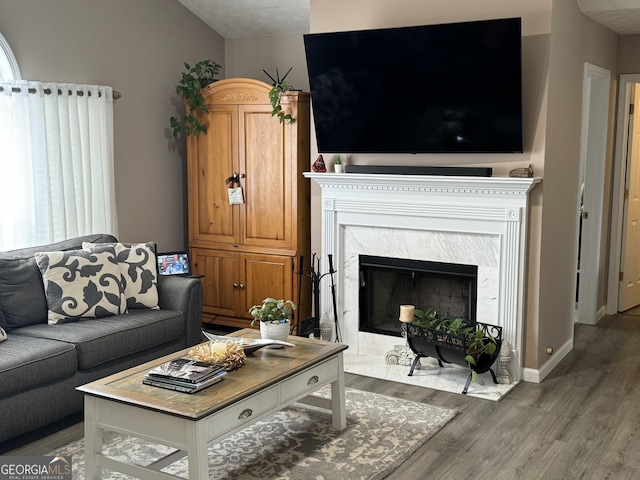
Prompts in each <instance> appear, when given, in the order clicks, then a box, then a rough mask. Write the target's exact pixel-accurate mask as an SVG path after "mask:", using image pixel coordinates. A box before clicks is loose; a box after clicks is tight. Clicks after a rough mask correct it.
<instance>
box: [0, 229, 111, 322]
mask: <svg viewBox="0 0 640 480" xmlns="http://www.w3.org/2000/svg"><path fill="white" fill-rule="evenodd" d="M115 241H116V238H115V237H113V236H112V235H104V234H97V235H85V236H82V237H77V238H72V239H69V240H63V241H61V242H56V243H52V244H49V245H39V246H37V247H29V248H21V249H18V250H10V251H8V252H0V326H1V327H3V328H4V329H5V330H7V331H10V330H13V329H14V328H19V327H23V326H26V325H33V324H37V323H46V321H47V300H46V297H45V294H44V286H43V284H42V276H41V274H40V270H39V269H38V265H37V264H36V261H35V259H34V257H33V256H34V255H35V253H36V252H40V251H61V250H77V249H78V248H82V243H83V242H91V243H96V244H99V243H105V242H115Z"/></svg>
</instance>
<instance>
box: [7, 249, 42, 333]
mask: <svg viewBox="0 0 640 480" xmlns="http://www.w3.org/2000/svg"><path fill="white" fill-rule="evenodd" d="M46 321H47V300H46V298H45V296H44V287H43V286H42V277H41V276H40V270H39V269H38V265H37V264H36V261H35V259H34V258H33V257H30V258H23V257H20V256H12V255H9V254H3V256H2V257H0V326H1V327H2V328H5V329H6V330H7V331H10V330H12V329H14V328H19V327H22V326H25V325H32V324H34V323H44V322H46Z"/></svg>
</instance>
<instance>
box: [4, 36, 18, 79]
mask: <svg viewBox="0 0 640 480" xmlns="http://www.w3.org/2000/svg"><path fill="white" fill-rule="evenodd" d="M20 78H21V77H20V69H19V68H18V62H16V57H14V56H13V52H12V51H11V48H10V47H9V44H8V43H7V41H6V40H5V38H4V37H3V36H2V34H1V33H0V79H3V80H20Z"/></svg>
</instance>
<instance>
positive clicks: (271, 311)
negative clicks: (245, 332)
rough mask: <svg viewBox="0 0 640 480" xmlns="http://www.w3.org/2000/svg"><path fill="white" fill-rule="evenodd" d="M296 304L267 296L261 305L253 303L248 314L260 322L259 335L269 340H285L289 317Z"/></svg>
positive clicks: (288, 330) (252, 322) (289, 327)
mask: <svg viewBox="0 0 640 480" xmlns="http://www.w3.org/2000/svg"><path fill="white" fill-rule="evenodd" d="M296 308H297V307H296V304H295V303H294V302H293V301H291V300H276V299H275V298H271V297H267V298H265V299H264V300H263V301H262V304H261V305H254V306H253V307H251V308H250V309H249V314H250V315H251V316H252V317H253V320H252V321H251V325H253V324H254V322H256V321H259V322H260V336H261V337H262V338H266V339H270V340H286V339H287V336H288V335H289V332H290V330H291V318H292V317H293V311H294V310H295V309H296Z"/></svg>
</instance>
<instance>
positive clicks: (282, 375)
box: [78, 329, 347, 480]
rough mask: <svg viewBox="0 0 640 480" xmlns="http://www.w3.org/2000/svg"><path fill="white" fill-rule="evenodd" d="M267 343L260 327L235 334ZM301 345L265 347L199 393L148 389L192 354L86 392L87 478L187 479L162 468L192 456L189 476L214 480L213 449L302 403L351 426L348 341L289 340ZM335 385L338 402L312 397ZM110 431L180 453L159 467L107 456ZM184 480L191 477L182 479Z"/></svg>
mask: <svg viewBox="0 0 640 480" xmlns="http://www.w3.org/2000/svg"><path fill="white" fill-rule="evenodd" d="M232 335H234V336H245V337H249V338H259V333H258V332H257V331H256V330H251V329H245V330H241V331H239V332H235V333H234V334H232ZM289 341H290V342H293V343H295V344H296V347H285V348H282V349H264V348H263V349H262V350H258V351H257V352H255V353H253V354H252V355H251V356H249V357H247V360H246V364H245V365H244V366H242V367H240V368H238V369H236V370H233V371H231V372H229V373H228V374H227V375H226V377H225V379H224V380H223V381H222V382H220V383H218V384H215V385H213V386H211V387H209V388H206V389H204V390H202V391H200V392H198V393H195V394H187V393H181V392H174V391H172V390H166V389H162V388H158V387H152V386H148V385H143V383H142V378H143V377H144V375H145V374H146V373H147V372H148V371H149V370H150V369H151V368H153V367H154V366H156V365H158V364H160V363H162V362H165V361H167V360H170V359H172V358H176V357H179V356H182V355H185V354H186V353H187V352H188V349H186V350H184V351H182V352H178V353H175V354H172V355H168V356H166V357H163V358H160V359H158V360H154V361H152V362H148V363H145V364H143V365H140V366H138V367H134V368H130V369H128V370H125V371H123V372H120V373H117V374H115V375H111V376H109V377H105V378H103V379H100V380H97V381H95V382H92V383H89V384H87V385H83V386H81V387H79V388H78V390H80V391H81V392H83V393H84V396H85V397H84V398H85V414H84V415H85V478H87V479H93V480H97V479H100V478H101V473H102V469H103V468H107V469H109V470H113V471H117V472H122V473H125V474H128V475H133V476H136V477H140V478H145V479H175V478H181V477H176V476H174V475H170V474H167V473H164V472H161V471H160V470H161V469H162V468H165V467H166V466H168V465H171V464H172V463H174V462H176V461H177V460H179V459H180V458H183V457H184V456H187V457H188V461H189V478H190V479H199V480H208V479H209V472H208V459H207V446H208V444H210V443H216V442H219V441H220V440H222V439H224V438H226V437H228V436H230V435H233V434H234V433H236V432H238V431H240V430H242V429H244V428H246V427H248V426H249V425H251V424H253V423H255V422H257V421H259V420H262V419H263V418H265V417H267V416H269V415H271V414H273V413H275V412H277V411H279V410H281V409H283V408H284V407H286V406H287V405H290V404H292V403H294V402H301V403H305V404H309V405H315V406H318V407H322V408H326V409H329V410H331V412H332V423H333V426H334V428H336V429H338V430H343V429H344V428H345V427H346V412H345V393H344V369H343V360H342V352H343V351H344V350H345V349H346V348H347V346H346V345H344V344H339V343H328V342H322V341H319V340H310V339H307V338H301V337H289ZM327 384H331V398H320V397H317V396H313V395H310V394H311V393H313V392H314V391H316V390H318V389H319V388H321V387H323V386H325V385H327ZM103 431H113V432H119V433H123V434H126V435H131V436H133V437H136V438H141V439H145V440H148V441H151V442H154V443H159V444H162V445H167V446H169V447H173V448H176V449H177V451H176V452H175V453H172V454H171V455H169V456H167V457H165V458H163V459H161V460H159V461H157V462H154V463H153V464H152V465H139V464H136V463H134V462H131V461H120V460H116V459H114V458H111V457H108V456H107V455H105V454H103V453H102V447H103V444H102V437H103V435H102V434H103ZM182 480H184V479H182Z"/></svg>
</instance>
